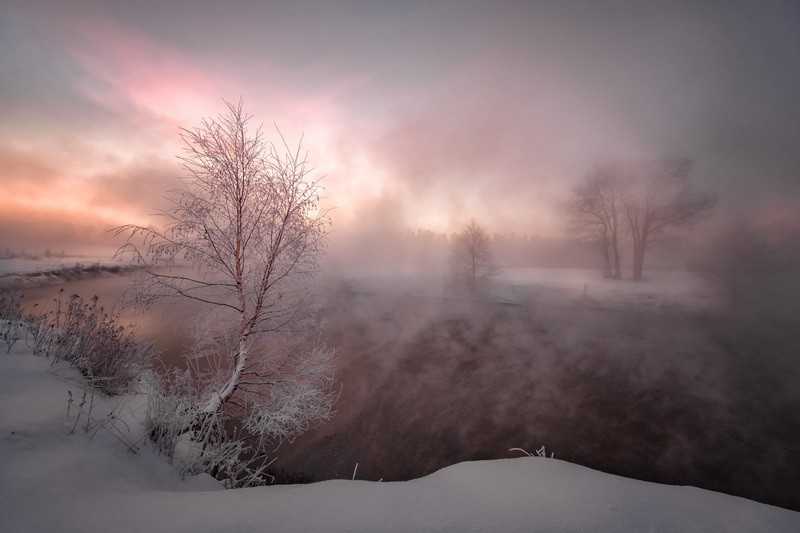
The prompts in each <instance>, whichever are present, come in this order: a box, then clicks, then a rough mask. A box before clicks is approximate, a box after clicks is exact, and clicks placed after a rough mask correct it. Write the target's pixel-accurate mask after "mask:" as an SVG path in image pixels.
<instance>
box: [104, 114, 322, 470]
mask: <svg viewBox="0 0 800 533" xmlns="http://www.w3.org/2000/svg"><path fill="white" fill-rule="evenodd" d="M225 105H226V108H227V112H226V113H224V114H221V115H220V116H218V117H217V118H214V119H204V120H203V121H202V123H201V125H200V126H199V127H197V128H193V129H181V137H182V139H183V141H184V143H185V153H184V154H183V156H182V157H179V159H180V162H181V164H182V167H183V169H184V170H185V172H186V173H185V175H184V176H183V178H182V180H181V181H182V186H181V187H180V188H178V189H176V190H174V191H171V192H170V194H169V199H170V200H171V202H172V205H171V208H170V209H168V210H164V211H161V212H159V213H158V215H159V216H160V218H161V220H162V222H163V224H161V225H159V226H149V227H143V226H136V225H128V226H122V227H119V228H117V230H116V231H117V233H118V234H125V235H127V237H128V240H127V244H126V245H125V246H124V247H123V248H121V249H120V251H119V252H118V253H120V254H124V253H132V254H133V257H134V258H135V260H136V261H138V262H140V263H142V264H143V267H144V268H143V270H142V272H143V274H142V275H141V276H140V278H139V279H138V280H137V282H136V285H135V290H134V291H133V294H134V298H133V300H134V302H135V303H137V304H140V305H144V306H148V305H150V304H152V303H153V302H155V301H156V300H160V299H163V298H177V299H182V300H188V301H192V302H195V304H197V305H195V307H201V308H202V309H204V311H205V313H206V314H205V320H203V321H202V324H203V326H202V327H201V328H197V329H198V334H197V343H196V345H195V346H194V348H193V349H192V354H191V356H190V364H189V365H188V367H189V369H190V370H189V371H187V373H182V372H181V371H178V370H173V371H172V372H170V373H167V375H166V378H164V379H163V380H162V383H161V384H160V385H159V386H158V387H156V388H157V389H158V390H157V391H156V394H155V401H154V402H151V407H150V417H149V420H150V426H151V437H153V439H154V440H155V441H157V445H158V446H160V447H162V449H164V450H165V451H167V452H168V453H170V454H172V453H174V450H175V446H176V445H177V444H178V443H179V442H181V441H182V439H183V441H185V440H186V438H187V437H188V438H189V440H190V442H191V443H192V446H190V447H192V448H193V449H194V450H195V452H196V453H195V457H194V459H193V462H191V464H193V465H194V466H193V468H194V469H200V470H206V471H210V472H211V473H212V474H214V475H217V476H218V477H220V478H224V479H227V480H228V481H229V482H230V483H231V484H232V485H241V484H253V483H257V482H258V480H259V479H262V478H263V475H262V474H263V466H264V464H265V463H263V462H262V463H259V465H258V466H255V467H254V466H252V465H253V464H256V462H254V460H253V459H254V458H257V457H259V454H260V453H262V452H263V451H264V450H266V449H267V446H273V447H274V445H275V444H276V443H279V442H281V441H282V440H284V439H290V438H292V437H294V436H295V435H297V434H299V433H301V432H302V431H304V430H306V429H308V428H309V427H312V426H314V425H315V424H318V423H320V422H322V421H324V420H326V419H328V418H329V417H330V416H331V408H332V405H333V402H334V395H333V394H332V392H331V386H332V384H333V366H332V360H333V358H334V356H335V354H336V350H335V349H332V348H329V347H327V346H326V345H325V344H324V343H322V342H320V340H319V328H318V320H317V318H316V315H317V311H318V309H319V299H318V297H317V296H316V294H315V293H314V291H313V290H312V288H311V287H312V284H311V280H312V278H313V277H314V275H315V273H317V271H318V269H319V264H318V260H319V258H320V256H321V254H323V253H324V247H325V243H326V235H327V231H328V228H329V225H330V222H329V218H328V216H327V213H326V211H325V210H324V209H321V208H320V207H319V194H320V185H319V181H318V180H314V179H310V173H311V172H312V169H311V168H310V167H309V164H308V162H307V158H306V155H305V154H304V153H302V152H301V144H302V143H300V144H298V147H297V148H296V149H290V148H289V146H288V144H287V143H286V141H285V140H284V139H283V137H282V136H280V141H281V142H280V144H278V145H276V144H273V143H271V142H268V141H267V140H265V138H264V135H263V132H262V130H261V128H260V127H259V128H256V129H252V128H251V127H250V121H251V118H252V117H251V116H249V115H247V114H245V112H244V111H243V109H242V101H241V100H240V101H239V102H238V104H234V103H231V102H227V101H225ZM278 133H279V134H280V132H278ZM159 391H160V392H159ZM244 457H246V458H247V461H245V460H244Z"/></svg>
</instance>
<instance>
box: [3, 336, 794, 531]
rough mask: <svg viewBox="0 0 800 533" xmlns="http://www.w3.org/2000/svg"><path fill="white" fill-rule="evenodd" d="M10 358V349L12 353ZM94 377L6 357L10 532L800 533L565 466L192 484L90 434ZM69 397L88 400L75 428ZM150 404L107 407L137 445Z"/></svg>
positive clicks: (706, 500)
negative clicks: (86, 393) (87, 419)
mask: <svg viewBox="0 0 800 533" xmlns="http://www.w3.org/2000/svg"><path fill="white" fill-rule="evenodd" d="M3 351H5V350H3ZM82 390H83V389H82V380H81V377H80V375H78V374H77V372H75V371H74V370H72V369H71V368H69V367H67V366H65V365H58V364H57V365H52V366H51V365H50V363H49V362H48V361H47V360H45V359H43V358H39V357H34V356H32V355H30V354H29V353H27V352H26V351H25V350H22V349H15V350H12V352H11V354H9V355H6V354H0V479H2V489H0V524H2V527H1V529H2V530H4V531H60V532H66V531H248V530H255V531H267V530H268V531H345V530H346V531H378V530H380V531H474V530H477V531H800V513H796V512H793V511H788V510H784V509H780V508H777V507H772V506H769V505H763V504H759V503H755V502H752V501H750V500H745V499H742V498H736V497H732V496H727V495H723V494H719V493H714V492H709V491H706V490H700V489H696V488H692V487H673V486H667V485H657V484H653V483H646V482H642V481H636V480H631V479H626V478H622V477H617V476H612V475H608V474H603V473H600V472H596V471H593V470H590V469H587V468H584V467H581V466H577V465H573V464H569V463H565V462H562V461H558V460H554V459H542V458H533V459H531V458H520V459H507V460H497V461H485V462H470V463H461V464H458V465H455V466H451V467H449V468H445V469H443V470H440V471H438V472H436V473H434V474H432V475H430V476H427V477H424V478H421V479H416V480H413V481H406V482H396V483H378V482H367V481H349V480H337V481H325V482H321V483H316V484H311V485H294V486H274V487H260V488H254V489H240V490H228V491H225V490H220V487H219V485H218V484H217V483H216V482H215V481H213V480H212V479H211V478H209V477H207V476H198V477H195V478H191V479H187V480H186V481H181V480H180V478H179V477H178V475H177V474H176V473H175V471H174V469H173V468H172V467H171V466H169V465H167V464H166V463H165V462H164V461H163V460H162V459H161V458H160V457H158V456H155V455H154V454H153V453H151V452H150V450H149V448H148V447H147V446H144V447H141V446H140V449H139V451H138V453H136V454H134V453H131V452H130V451H128V450H127V449H126V446H125V445H124V444H123V443H122V442H121V441H120V440H118V439H116V438H115V437H114V436H113V435H112V433H111V432H110V431H107V430H105V429H100V430H99V431H97V432H96V433H94V436H92V434H93V432H91V431H90V432H89V433H88V434H87V433H84V432H83V431H81V430H80V428H81V426H82V425H83V423H84V419H83V418H82V419H81V420H80V421H79V422H78V427H77V428H76V430H75V433H72V434H70V430H71V429H72V427H73V424H74V423H75V412H76V409H75V405H76V404H77V403H78V402H79V401H80V398H81V395H82ZM67 391H72V394H73V396H74V397H75V398H76V400H75V403H73V406H72V408H71V414H70V416H69V417H67V416H66V406H67V401H66V400H67V398H68V393H67ZM142 404H143V400H142V397H141V396H137V397H128V398H124V399H122V400H118V399H108V398H100V399H96V400H95V405H94V407H93V413H95V415H97V416H100V415H102V416H106V415H107V414H108V413H110V412H112V411H114V412H115V413H117V414H118V415H119V418H120V419H124V421H125V424H123V423H122V422H118V423H117V427H118V428H120V431H121V432H122V435H123V436H124V438H125V439H126V440H130V441H135V440H136V439H138V438H139V437H140V435H141V434H142V433H141V432H142V429H141V419H142V418H143V410H144V409H143V406H142Z"/></svg>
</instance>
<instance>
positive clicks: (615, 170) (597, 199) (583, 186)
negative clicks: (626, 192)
mask: <svg viewBox="0 0 800 533" xmlns="http://www.w3.org/2000/svg"><path fill="white" fill-rule="evenodd" d="M620 170H621V169H620V165H619V164H618V163H616V162H608V163H604V164H601V165H597V166H596V167H595V168H594V170H593V171H592V172H591V173H590V174H589V175H587V176H586V177H585V178H584V180H583V181H582V182H581V183H579V184H578V185H576V186H575V187H573V189H572V193H571V195H570V198H569V200H568V201H567V203H566V206H565V209H566V212H567V215H568V216H569V220H570V227H571V229H572V232H573V233H574V234H575V235H576V236H578V237H580V238H584V239H588V240H591V241H595V240H596V241H597V242H598V243H599V244H600V246H601V249H602V252H603V277H605V278H612V279H622V268H621V267H620V256H619V239H620V233H621V230H622V225H623V219H624V215H623V213H622V193H623V185H624V183H623V178H622V176H621V174H620ZM612 260H613V262H612ZM612 268H613V270H612Z"/></svg>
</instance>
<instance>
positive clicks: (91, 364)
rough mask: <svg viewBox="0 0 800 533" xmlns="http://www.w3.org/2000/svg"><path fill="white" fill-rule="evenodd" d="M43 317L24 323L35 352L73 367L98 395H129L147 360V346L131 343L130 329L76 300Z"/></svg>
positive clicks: (99, 308)
mask: <svg viewBox="0 0 800 533" xmlns="http://www.w3.org/2000/svg"><path fill="white" fill-rule="evenodd" d="M62 294H63V289H61V291H60V293H59V298H58V300H57V301H56V308H55V310H53V311H50V312H48V313H45V314H40V315H32V316H29V317H26V320H27V322H28V323H29V331H30V333H31V335H32V337H33V341H34V352H35V353H43V354H45V355H46V356H47V357H52V358H54V359H55V360H64V361H68V362H70V363H72V364H73V365H75V366H76V367H77V368H78V370H80V372H81V373H82V374H83V375H84V376H86V377H87V378H88V379H90V380H91V381H92V383H93V385H94V386H95V387H96V388H97V389H99V390H100V391H102V392H104V393H106V394H109V395H115V394H121V393H124V392H126V391H128V390H129V388H130V387H131V385H132V384H133V383H134V382H135V381H136V379H137V378H138V377H139V375H140V373H141V372H142V369H144V368H145V367H146V366H147V365H148V363H149V359H150V358H151V356H152V353H151V349H150V347H149V346H147V345H144V344H142V343H140V342H138V341H137V340H136V339H135V338H134V329H133V325H121V324H120V323H119V322H118V319H117V317H115V316H113V315H109V314H108V313H107V312H106V311H105V309H104V308H103V307H102V306H100V305H98V302H99V298H98V297H97V296H94V297H93V298H92V299H91V300H90V301H89V302H86V301H85V300H84V299H83V298H81V297H80V296H78V295H77V294H73V295H71V296H69V297H68V298H67V301H66V302H64V301H63V300H62V296H61V295H62Z"/></svg>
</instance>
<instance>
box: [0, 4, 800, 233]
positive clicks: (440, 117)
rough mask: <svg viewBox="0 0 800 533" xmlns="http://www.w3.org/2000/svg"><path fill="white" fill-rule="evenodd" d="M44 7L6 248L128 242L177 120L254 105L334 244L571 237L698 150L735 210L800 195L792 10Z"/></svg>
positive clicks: (174, 146) (154, 200) (11, 131)
mask: <svg viewBox="0 0 800 533" xmlns="http://www.w3.org/2000/svg"><path fill="white" fill-rule="evenodd" d="M29 4H31V3H28V2H24V1H21V0H12V1H10V2H8V3H5V4H4V6H3V7H0V49H2V50H3V51H4V53H3V54H2V55H0V68H2V71H3V72H4V75H3V76H2V79H0V111H2V113H3V116H4V120H3V121H2V123H0V184H1V185H2V188H3V191H4V193H5V194H3V195H0V230H1V231H2V233H0V246H11V247H24V246H26V245H27V246H28V247H29V248H31V249H37V248H41V247H44V246H58V243H64V244H65V246H67V247H69V246H70V245H73V244H75V245H77V243H89V244H109V245H112V244H113V243H112V242H111V241H110V238H109V237H108V235H106V234H105V233H104V230H105V229H106V228H108V227H110V226H113V225H114V224H121V223H129V222H133V223H146V222H148V221H150V220H151V218H150V216H149V213H151V212H152V211H153V209H156V208H160V207H164V205H165V204H164V201H163V198H162V196H163V195H164V193H165V192H166V191H167V190H168V189H170V188H172V187H174V186H175V185H176V183H177V180H176V179H175V178H176V177H177V176H179V175H180V169H179V167H178V164H177V160H176V156H177V155H179V154H180V150H181V145H180V137H179V131H178V127H179V126H183V127H192V126H195V125H198V124H199V122H200V120H201V119H202V118H203V117H210V116H214V115H216V114H217V113H219V112H221V111H222V110H223V104H222V98H227V99H232V100H236V99H238V98H239V96H243V97H244V101H245V107H246V109H247V110H248V111H249V112H250V113H252V114H253V115H255V120H256V121H258V122H263V123H264V125H265V130H266V131H267V132H268V133H269V134H270V135H271V134H272V132H273V131H274V130H273V128H274V126H273V124H277V125H278V126H279V127H280V129H281V131H282V132H283V133H284V134H285V135H286V137H287V138H288V139H289V140H290V142H296V141H297V140H298V139H299V138H300V135H301V134H304V135H305V137H304V138H305V147H306V148H307V149H308V151H309V158H310V160H311V161H312V162H313V163H314V165H315V166H316V168H317V169H318V174H319V175H326V178H325V180H324V184H325V187H326V191H325V195H326V202H327V204H328V205H329V206H333V207H336V210H335V211H334V226H335V228H336V229H337V231H345V232H346V231H348V229H349V228H354V227H359V228H361V229H363V227H364V226H365V225H368V226H374V227H376V228H384V227H390V228H395V229H412V230H413V229H417V228H427V229H432V230H434V231H453V230H455V229H457V228H458V227H459V226H460V225H462V224H463V223H464V222H466V221H467V220H469V219H471V218H476V219H478V220H479V221H480V222H481V223H482V224H484V225H485V226H486V227H487V228H488V229H489V230H490V231H497V232H507V231H515V232H517V233H529V234H534V233H538V234H542V235H557V234H559V232H561V231H562V229H563V223H562V220H561V217H560V215H559V208H558V206H559V203H560V202H561V201H562V200H563V198H564V197H565V195H566V192H567V191H568V189H569V187H570V186H571V185H572V184H574V183H575V182H576V181H578V180H580V179H581V178H582V177H583V175H584V174H585V173H586V172H587V171H588V170H590V168H591V166H592V165H593V164H594V163H596V162H598V161H600V160H602V159H604V158H611V157H619V156H625V157H631V156H633V157H641V156H644V157H652V156H660V155H664V154H668V153H669V154H677V155H686V156H692V157H694V158H695V159H696V160H697V172H696V176H695V178H696V179H697V181H698V184H699V185H700V186H702V187H705V188H708V189H711V190H714V191H717V192H719V193H720V194H721V195H722V196H726V195H727V196H729V197H730V203H732V204H744V203H747V201H749V200H750V199H752V197H753V195H754V194H757V195H759V198H760V204H759V205H761V206H764V205H766V206H771V205H778V204H776V203H774V202H775V201H776V200H775V199H776V198H777V199H780V205H782V206H785V205H786V204H787V203H788V204H790V205H791V203H792V201H793V200H792V199H796V198H799V197H800V191H799V190H798V189H800V185H799V184H798V183H799V182H800V178H798V176H800V156H799V155H798V150H797V148H796V147H797V142H798V141H800V139H799V138H798V136H799V135H800V104H798V102H797V99H796V95H797V94H798V91H797V89H798V88H800V81H799V80H798V77H799V76H798V74H797V71H796V70H797V69H787V68H786V66H787V65H790V64H793V62H794V61H795V60H796V57H798V55H799V54H800V38H798V37H797V32H796V28H797V27H798V25H800V15H798V10H797V9H793V8H792V7H791V6H785V5H779V4H769V5H765V7H764V8H760V7H758V6H755V5H751V4H742V5H737V4H732V3H727V4H724V5H723V6H721V7H718V8H717V7H713V6H702V7H695V6H694V5H693V3H691V2H688V3H686V4H683V3H674V4H672V3H671V4H670V6H665V5H662V6H658V7H652V6H651V7H650V8H644V7H642V6H630V5H628V3H616V2H609V3H607V4H606V5H605V6H603V8H602V9H600V8H598V7H596V5H597V4H596V3H592V2H590V3H587V4H585V5H584V6H580V5H578V4H574V5H573V4H570V6H571V7H558V6H557V5H554V4H556V3H542V4H537V3H530V2H499V3H493V4H491V5H489V4H486V5H484V4H482V3H477V2H476V3H472V2H456V1H443V2H402V3H399V4H397V3H389V2H360V1H348V2H330V3H328V2H319V3H314V2H310V3H302V4H299V5H295V4H284V5H279V4H273V3H269V2H267V3H259V2H232V3H226V4H225V6H224V7H223V6H216V5H207V6H204V5H201V4H200V5H199V4H197V3H186V2H170V3H168V5H162V3H160V2H136V3H131V2H118V3H114V2H100V1H80V2H70V3H69V4H70V5H69V6H67V5H65V4H66V3H62V2H55V1H52V2H47V1H45V2H36V3H35V4H36V5H29ZM134 4H135V5H134ZM790 61H791V62H792V63H790ZM272 137H273V138H274V136H272ZM761 209H765V208H763V207H762V208H761ZM766 209H767V210H769V209H770V208H769V207H767V208H766ZM776 209H777V208H776ZM781 209H783V210H784V211H785V210H786V208H785V207H781Z"/></svg>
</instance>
